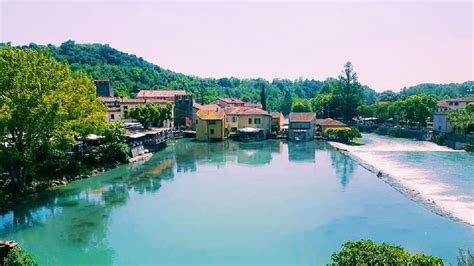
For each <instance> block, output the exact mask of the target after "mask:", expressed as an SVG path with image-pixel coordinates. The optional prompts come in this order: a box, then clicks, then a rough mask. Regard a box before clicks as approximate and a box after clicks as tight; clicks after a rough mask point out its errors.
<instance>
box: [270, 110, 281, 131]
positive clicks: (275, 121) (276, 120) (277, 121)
mask: <svg viewBox="0 0 474 266" xmlns="http://www.w3.org/2000/svg"><path fill="white" fill-rule="evenodd" d="M270 114H271V116H272V132H281V131H282V130H283V124H284V117H283V114H282V113H278V112H271V113H270Z"/></svg>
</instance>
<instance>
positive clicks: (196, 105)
mask: <svg viewBox="0 0 474 266" xmlns="http://www.w3.org/2000/svg"><path fill="white" fill-rule="evenodd" d="M193 107H194V108H196V109H198V110H216V109H218V108H220V106H219V105H217V104H204V105H203V104H199V103H194V104H193Z"/></svg>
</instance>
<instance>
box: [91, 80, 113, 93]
mask: <svg viewBox="0 0 474 266" xmlns="http://www.w3.org/2000/svg"><path fill="white" fill-rule="evenodd" d="M94 84H95V89H96V90H95V92H96V96H97V97H114V90H113V88H112V84H111V83H110V81H109V80H94Z"/></svg>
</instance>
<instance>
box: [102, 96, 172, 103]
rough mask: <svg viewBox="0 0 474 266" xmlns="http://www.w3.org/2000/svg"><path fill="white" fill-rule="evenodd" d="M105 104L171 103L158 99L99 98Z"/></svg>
mask: <svg viewBox="0 0 474 266" xmlns="http://www.w3.org/2000/svg"><path fill="white" fill-rule="evenodd" d="M99 99H100V100H101V101H102V102H104V103H169V101H166V100H158V99H130V98H121V97H99Z"/></svg>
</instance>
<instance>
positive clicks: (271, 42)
mask: <svg viewBox="0 0 474 266" xmlns="http://www.w3.org/2000/svg"><path fill="white" fill-rule="evenodd" d="M473 13H474V5H473V2H472V1H464V2H456V1H449V2H448V1H446V2H442V1H435V2H429V1H403V2H393V1H392V2H383V1H371V2H360V1H350V2H348V1H333V2H321V1H318V2H308V1H306V2H282V1H280V2H272V1H263V2H262V1H261V2H252V1H240V2H237V1H236V2H216V1H213V2H198V1H192V2H183V1H180V2H161V1H120V2H114V1H105V2H104V1H102V2H100V1H74V2H72V1H67V2H64V1H63V2H51V1H5V0H0V42H11V43H12V44H14V45H23V44H29V43H30V42H34V43H38V44H49V43H52V44H55V45H59V44H61V43H62V42H64V41H66V40H70V39H71V40H75V41H76V43H107V44H109V45H110V46H111V47H114V48H116V49H118V50H120V51H123V52H127V53H131V54H135V55H137V56H140V57H143V58H144V59H145V60H148V61H150V62H152V63H155V64H157V65H159V66H161V67H163V68H166V69H170V70H173V71H177V72H181V73H185V74H190V75H195V76H201V77H215V78H221V77H230V76H233V77H240V78H257V77H263V78H265V79H268V80H271V79H273V78H289V79H297V78H309V79H317V80H324V79H326V78H328V77H337V76H338V75H339V74H340V72H341V71H342V68H343V66H344V64H345V62H347V61H351V62H352V63H353V65H354V69H355V71H356V72H357V73H358V76H359V80H360V82H361V83H363V84H366V85H368V86H369V87H371V88H373V89H375V90H377V91H383V90H387V89H391V90H394V91H398V90H400V89H401V88H402V87H404V86H407V87H408V86H412V85H416V84H420V83H428V82H429V83H451V82H464V81H467V80H474V70H473V67H474V66H473V62H474V52H473V49H474V43H473V36H474V29H473V28H474V26H473Z"/></svg>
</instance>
